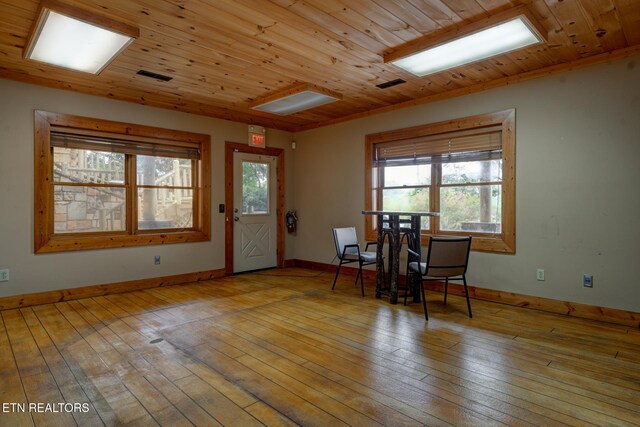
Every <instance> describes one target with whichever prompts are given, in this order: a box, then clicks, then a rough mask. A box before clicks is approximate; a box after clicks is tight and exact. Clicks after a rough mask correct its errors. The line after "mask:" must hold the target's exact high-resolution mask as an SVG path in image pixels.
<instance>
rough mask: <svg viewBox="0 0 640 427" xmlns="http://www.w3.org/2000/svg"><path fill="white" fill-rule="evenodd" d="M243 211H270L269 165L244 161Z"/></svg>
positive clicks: (252, 212)
mask: <svg viewBox="0 0 640 427" xmlns="http://www.w3.org/2000/svg"><path fill="white" fill-rule="evenodd" d="M242 213H243V214H245V215H246V214H268V213H269V165H268V164H267V163H258V162H247V161H243V162H242Z"/></svg>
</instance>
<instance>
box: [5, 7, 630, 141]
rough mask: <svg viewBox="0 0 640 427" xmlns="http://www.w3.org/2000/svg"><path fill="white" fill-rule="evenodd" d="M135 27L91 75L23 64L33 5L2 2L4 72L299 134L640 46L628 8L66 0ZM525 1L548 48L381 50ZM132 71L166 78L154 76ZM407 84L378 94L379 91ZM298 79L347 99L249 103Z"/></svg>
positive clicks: (12, 76)
mask: <svg viewBox="0 0 640 427" xmlns="http://www.w3.org/2000/svg"><path fill="white" fill-rule="evenodd" d="M65 3H68V4H71V5H74V6H77V7H81V8H84V9H87V10H90V11H95V12H96V13H100V14H103V15H105V16H108V17H111V18H114V19H117V20H119V21H122V22H125V23H128V24H132V25H135V26H137V27H138V28H139V29H140V38H138V39H137V40H136V41H135V42H134V43H133V44H132V45H131V46H129V48H127V50H126V51H125V52H124V53H123V54H122V55H120V56H119V57H118V58H116V60H115V61H114V62H113V63H112V64H111V65H109V66H108V67H107V69H106V70H105V71H103V72H102V73H101V74H100V75H98V76H94V75H89V74H84V73H79V72H74V71H68V70H65V69H61V68H58V67H54V66H48V65H45V64H41V63H37V62H33V61H28V60H24V59H23V58H22V54H23V48H24V46H25V44H26V41H27V36H28V33H29V30H30V27H31V25H32V23H33V21H34V19H35V16H36V11H37V8H38V4H39V2H38V1H37V0H0V77H4V78H9V79H15V80H20V81H25V82H30V83H35V84H40V85H44V86H50V87H56V88H62V89H69V90H73V91H77V92H82V93H88V94H94V95H99V96H104V97H108V98H114V99H120V100H125V101H131V102H136V103H140V104H146V105H153V106H157V107H164V108H170V109H174V110H179V111H186V112H190V113H196V114H203V115H207V116H213V117H218V118H223V119H229V120H236V121H240V122H246V123H255V124H260V125H264V126H268V127H274V128H279V129H283V130H289V131H296V130H304V129H309V128H312V127H317V126H322V125H326V124H330V123H335V122H337V121H343V120H348V119H350V118H355V117H360V116H362V115H367V114H373V113H375V112H380V111H386V110H389V109H394V108H399V107H402V106H407V105H413V104H416V103H421V102H425V101H428V100H431V99H440V98H444V97H448V96H454V95H457V94H461V93H468V92H471V91H476V90H479V89H483V88H488V87H493V86H496V85H498V84H504V83H506V82H512V81H518V80H521V79H524V78H528V77H531V76H534V75H541V74H546V73H547V72H551V71H557V70H561V69H565V68H571V67H575V66H578V65H581V64H586V63H594V62H599V61H601V60H606V59H609V58H612V57H620V56H626V55H632V54H635V53H638V52H640V1H638V0H533V1H532V0H528V1H525V0H523V1H517V0H513V1H508V0H66V1H65ZM521 4H525V5H527V7H528V8H529V9H530V11H531V12H532V13H533V14H534V15H535V16H536V18H537V19H538V20H539V21H540V23H541V24H542V26H543V27H544V28H545V30H546V34H545V35H546V37H547V40H548V42H547V43H544V44H542V45H537V46H534V47H531V48H528V49H527V48H525V49H522V50H519V51H515V52H512V53H509V54H505V55H501V56H498V57H494V58H492V59H489V60H485V61H481V62H478V63H475V64H472V65H467V66H462V67H458V68H456V69H453V70H449V71H445V72H441V73H438V74H435V75H431V76H427V77H423V78H418V77H413V76H411V75H410V74H407V73H405V72H403V71H401V70H399V69H397V68H396V67H394V66H393V65H391V64H385V63H384V62H383V58H382V55H383V54H384V53H385V52H387V51H389V50H391V49H393V48H395V47H397V46H399V45H401V44H403V43H406V42H408V41H411V40H414V39H416V38H418V37H421V36H424V35H433V36H434V37H435V36H437V35H438V34H442V32H445V31H448V30H451V29H455V28H459V27H461V26H463V25H465V24H467V23H469V22H473V21H477V20H481V19H484V18H486V17H488V16H490V15H492V14H495V13H498V12H501V11H503V10H505V9H509V8H512V7H516V6H518V5H521ZM140 69H144V70H149V71H152V72H156V73H160V74H165V75H168V76H171V77H173V80H171V81H169V82H160V81H156V80H153V79H150V78H148V77H142V76H139V75H136V72H137V71H138V70H140ZM398 78H400V79H404V80H406V81H407V82H406V83H405V84H402V85H399V86H395V87H391V88H388V89H379V88H377V87H376V85H377V84H380V83H383V82H386V81H389V80H393V79H398ZM299 82H307V83H312V84H315V85H318V86H322V87H325V88H327V89H330V90H333V91H336V92H339V93H341V94H342V95H343V99H342V100H341V101H339V102H335V103H332V104H329V105H325V106H321V107H318V108H314V109H312V110H308V111H305V112H300V113H297V114H293V115H290V116H276V115H271V114H267V113H261V112H257V111H254V110H251V109H249V107H248V105H249V103H250V102H251V101H252V100H253V99H255V98H259V97H263V96H266V95H269V94H270V93H272V92H274V91H277V90H281V89H284V88H287V87H288V86H291V85H293V84H295V83H299Z"/></svg>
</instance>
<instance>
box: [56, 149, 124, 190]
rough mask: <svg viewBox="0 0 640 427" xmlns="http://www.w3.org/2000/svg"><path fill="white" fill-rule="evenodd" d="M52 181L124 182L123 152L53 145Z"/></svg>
mask: <svg viewBox="0 0 640 427" xmlns="http://www.w3.org/2000/svg"><path fill="white" fill-rule="evenodd" d="M53 181H54V182H77V183H96V184H124V154H120V153H108V152H103V151H92V150H82V149H78V148H62V147H54V149H53Z"/></svg>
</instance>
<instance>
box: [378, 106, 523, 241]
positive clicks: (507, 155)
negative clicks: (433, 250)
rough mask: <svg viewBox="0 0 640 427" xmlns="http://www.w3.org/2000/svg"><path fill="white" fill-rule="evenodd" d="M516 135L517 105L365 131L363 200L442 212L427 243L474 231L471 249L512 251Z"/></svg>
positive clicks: (432, 220) (426, 225) (426, 231)
mask: <svg viewBox="0 0 640 427" xmlns="http://www.w3.org/2000/svg"><path fill="white" fill-rule="evenodd" d="M514 135H515V111H514V110H508V111H503V112H499V113H493V114H485V115H480V116H474V117H468V118H464V119H457V120H451V121H448V122H441V123H435V124H430V125H424V126H418V127H414V128H408V129H401V130H394V131H389V132H382V133H378V134H372V135H367V138H366V142H365V153H366V154H365V163H366V165H365V174H366V176H365V204H366V208H367V209H378V210H395V211H431V212H439V213H440V216H436V217H423V219H422V224H421V226H422V233H423V242H424V243H426V242H427V239H428V236H429V235H430V234H437V235H472V236H474V239H473V249H474V250H480V251H490V252H505V253H515V173H514V171H515V137H514ZM365 227H366V230H367V233H368V235H367V238H371V239H373V238H375V234H374V228H373V227H374V223H373V221H372V220H371V218H370V217H368V216H365Z"/></svg>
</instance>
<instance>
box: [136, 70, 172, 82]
mask: <svg viewBox="0 0 640 427" xmlns="http://www.w3.org/2000/svg"><path fill="white" fill-rule="evenodd" d="M136 74H139V75H141V76H145V77H151V78H152V79H156V80H160V81H163V82H168V81H169V80H171V79H173V77H169V76H163V75H162V74H158V73H153V72H151V71H147V70H140V71H138V72H137V73H136Z"/></svg>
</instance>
